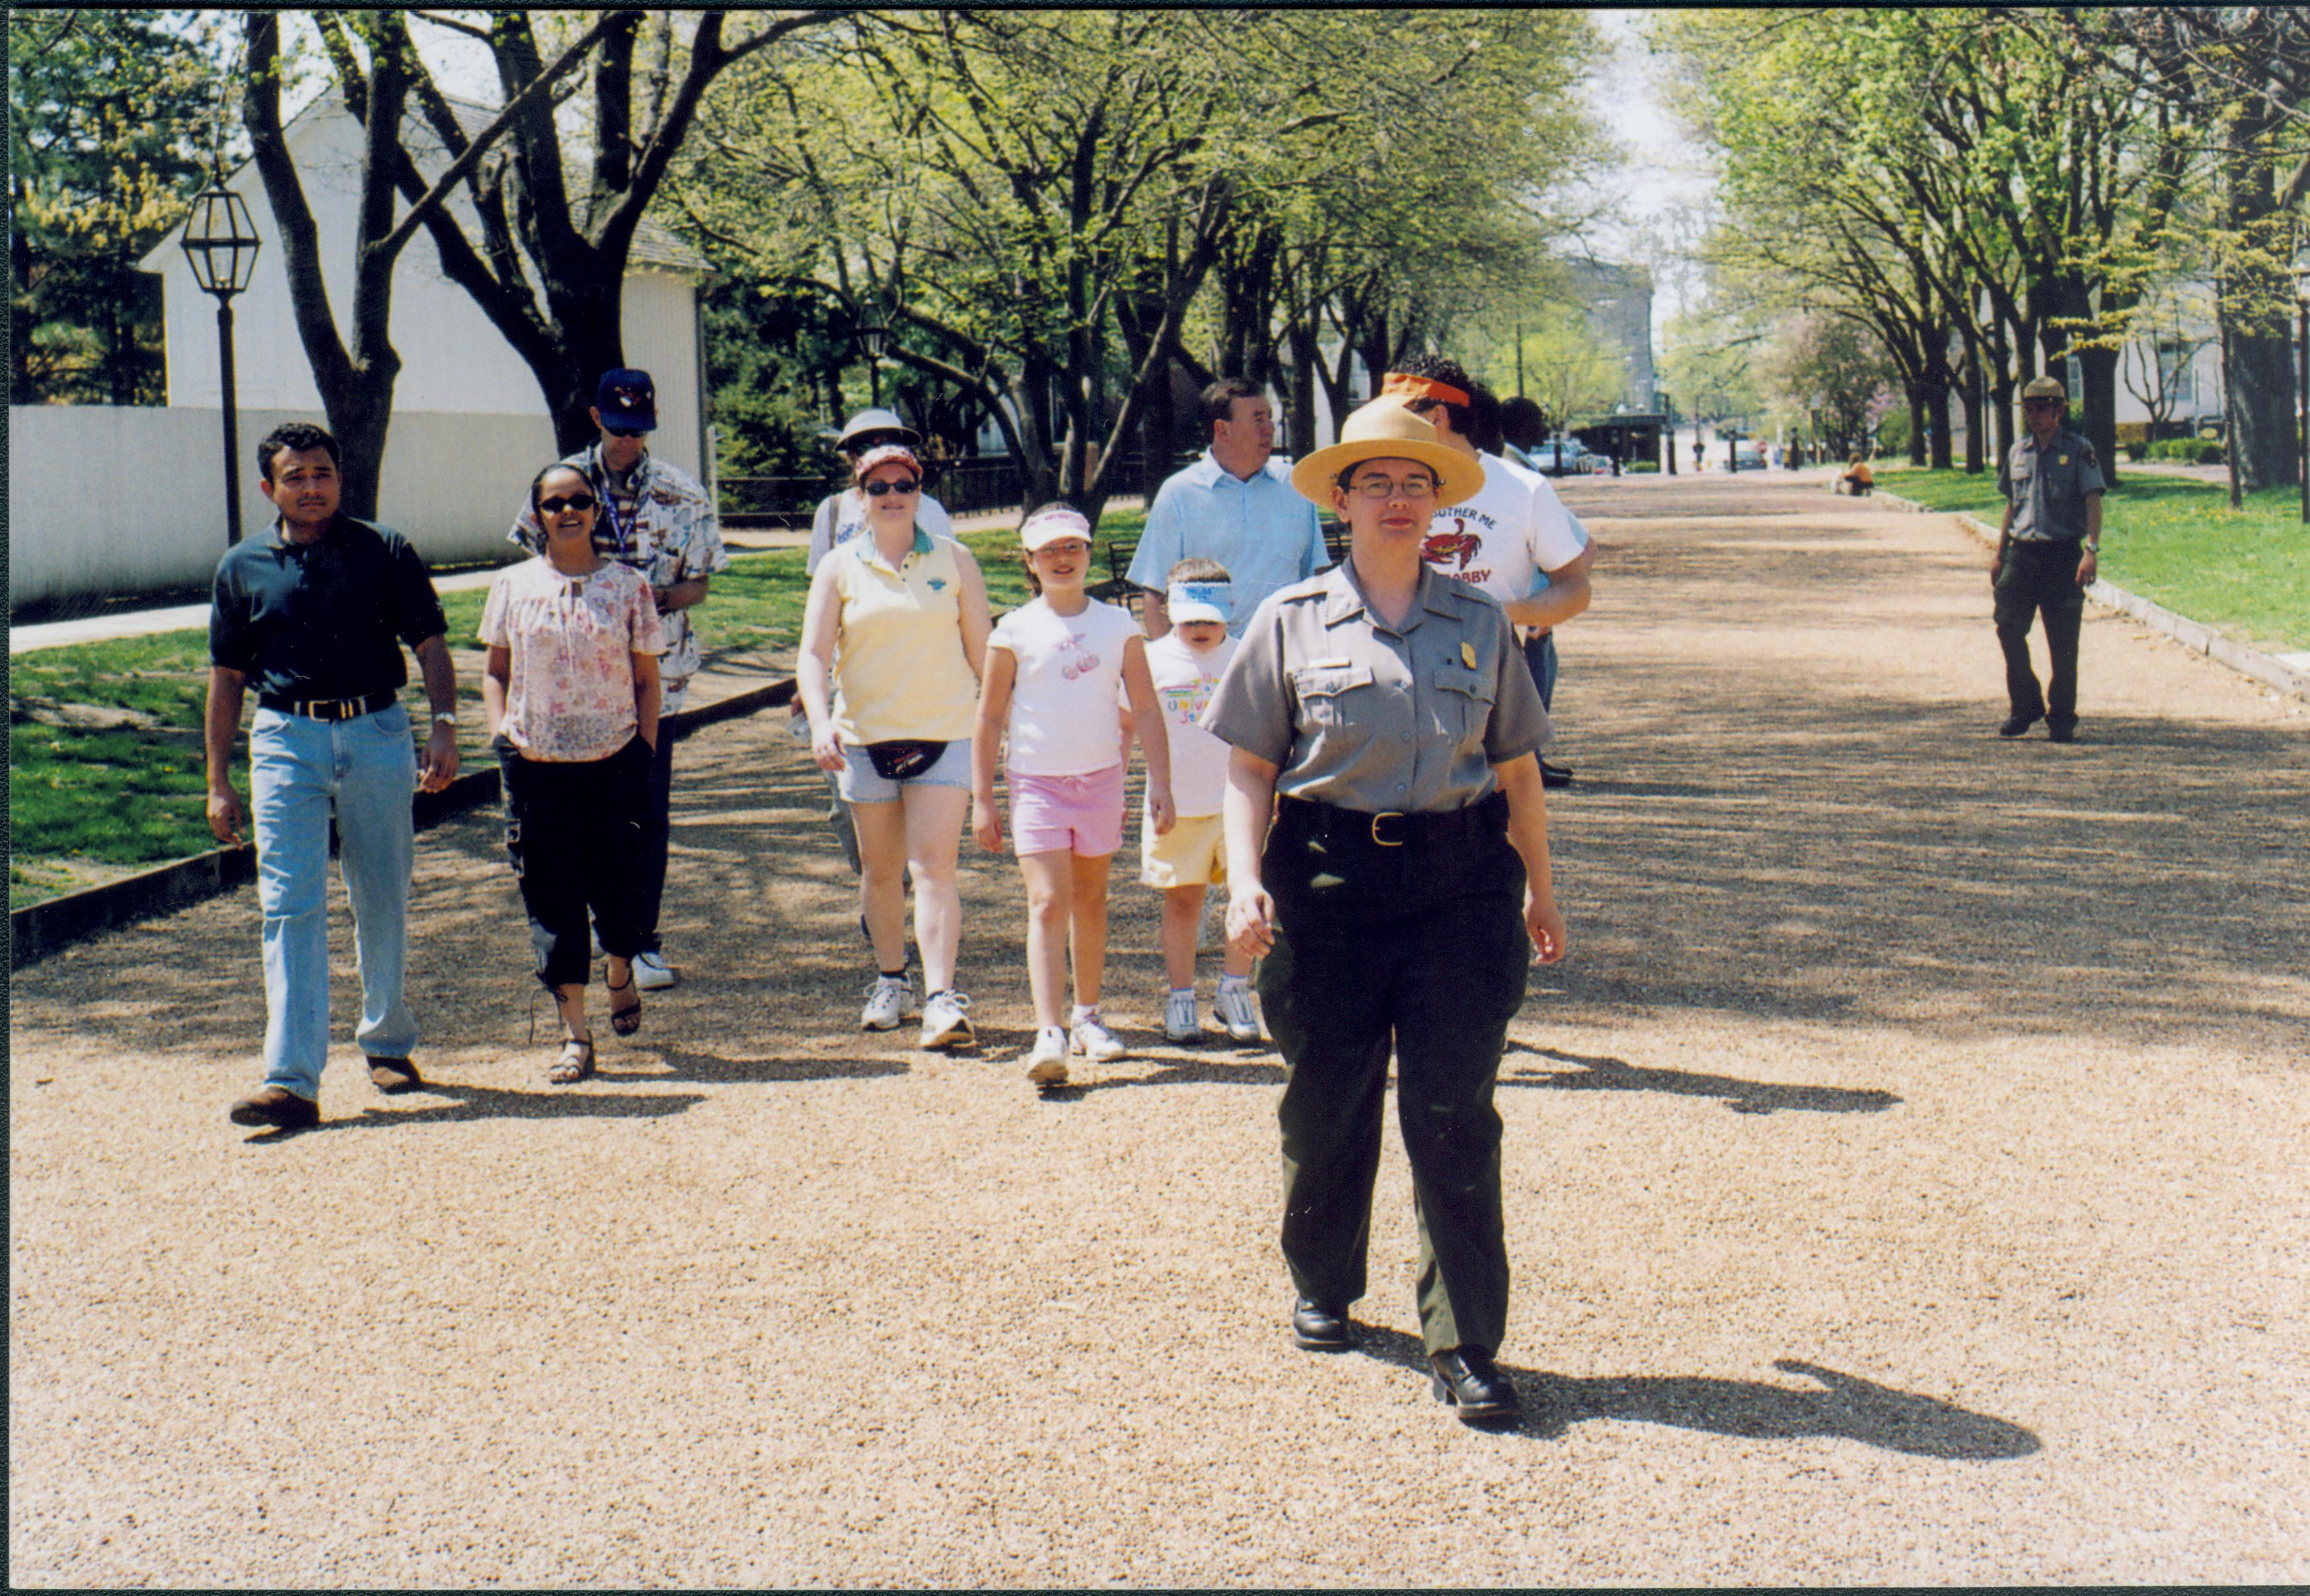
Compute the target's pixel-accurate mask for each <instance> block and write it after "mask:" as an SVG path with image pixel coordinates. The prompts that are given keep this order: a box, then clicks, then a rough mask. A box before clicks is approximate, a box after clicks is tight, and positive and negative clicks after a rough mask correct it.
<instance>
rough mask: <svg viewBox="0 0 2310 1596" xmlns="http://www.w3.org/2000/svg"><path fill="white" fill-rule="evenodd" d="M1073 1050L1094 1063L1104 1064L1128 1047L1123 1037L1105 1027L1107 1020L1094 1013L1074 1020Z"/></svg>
mask: <svg viewBox="0 0 2310 1596" xmlns="http://www.w3.org/2000/svg"><path fill="white" fill-rule="evenodd" d="M1074 1044H1075V1051H1076V1052H1077V1053H1080V1054H1082V1055H1083V1057H1085V1058H1087V1059H1089V1060H1090V1062H1091V1063H1094V1064H1104V1063H1108V1062H1109V1061H1111V1060H1114V1059H1119V1058H1121V1057H1122V1056H1123V1055H1124V1054H1125V1053H1127V1052H1129V1051H1130V1049H1128V1048H1126V1047H1125V1046H1124V1045H1123V1038H1122V1037H1118V1036H1116V1034H1115V1033H1114V1032H1113V1031H1111V1030H1108V1029H1107V1022H1106V1021H1105V1020H1103V1019H1099V1016H1097V1015H1096V1014H1094V1015H1092V1016H1090V1018H1089V1019H1078V1020H1076V1021H1075V1036H1074Z"/></svg>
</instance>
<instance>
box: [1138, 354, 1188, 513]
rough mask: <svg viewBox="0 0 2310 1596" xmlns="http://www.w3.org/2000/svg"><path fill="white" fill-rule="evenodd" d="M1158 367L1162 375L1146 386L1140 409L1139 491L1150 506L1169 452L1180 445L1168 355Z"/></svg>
mask: <svg viewBox="0 0 2310 1596" xmlns="http://www.w3.org/2000/svg"><path fill="white" fill-rule="evenodd" d="M1161 367H1162V372H1163V375H1162V377H1161V379H1160V380H1159V381H1158V382H1157V383H1156V384H1155V386H1153V387H1151V388H1150V389H1148V391H1147V402H1146V404H1145V407H1144V408H1143V409H1142V410H1141V411H1140V412H1139V491H1140V493H1141V494H1142V496H1143V497H1144V498H1145V499H1146V500H1147V506H1148V507H1149V508H1150V509H1152V508H1153V507H1154V506H1155V494H1156V492H1157V490H1159V489H1160V488H1161V487H1162V486H1163V479H1164V478H1166V477H1168V476H1169V475H1170V474H1171V456H1172V455H1173V454H1174V453H1175V452H1176V451H1177V448H1178V447H1179V446H1178V443H1177V437H1178V433H1177V423H1178V414H1179V412H1178V407H1177V405H1176V404H1175V403H1172V399H1173V395H1172V391H1171V361H1170V359H1169V357H1168V356H1166V357H1165V359H1164V360H1163V361H1162V362H1161Z"/></svg>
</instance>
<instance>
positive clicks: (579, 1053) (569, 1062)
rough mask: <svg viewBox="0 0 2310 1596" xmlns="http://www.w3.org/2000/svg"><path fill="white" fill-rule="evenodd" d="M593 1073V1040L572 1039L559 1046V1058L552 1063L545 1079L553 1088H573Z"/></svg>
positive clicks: (591, 1038)
mask: <svg viewBox="0 0 2310 1596" xmlns="http://www.w3.org/2000/svg"><path fill="white" fill-rule="evenodd" d="M593 1072H594V1038H593V1037H570V1038H569V1040H568V1041H567V1042H564V1043H563V1044H562V1045H561V1056H560V1058H558V1059H556V1060H554V1061H553V1068H551V1070H548V1071H546V1072H545V1079H546V1080H550V1081H551V1082H552V1083H553V1084H554V1085H555V1086H575V1085H576V1084H577V1082H578V1081H581V1080H585V1079H586V1077H587V1076H589V1075H591V1074H593Z"/></svg>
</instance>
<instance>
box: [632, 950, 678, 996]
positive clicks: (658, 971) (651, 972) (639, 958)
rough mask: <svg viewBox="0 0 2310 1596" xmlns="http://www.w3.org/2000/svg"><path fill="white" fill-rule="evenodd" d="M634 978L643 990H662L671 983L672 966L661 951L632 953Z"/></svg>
mask: <svg viewBox="0 0 2310 1596" xmlns="http://www.w3.org/2000/svg"><path fill="white" fill-rule="evenodd" d="M634 980H635V981H636V982H637V983H638V984H639V985H640V986H641V989H642V990H643V991H644V992H664V990H665V989H666V988H667V987H669V986H671V985H673V966H672V965H669V964H668V963H666V961H665V955H664V954H663V953H637V954H635V955H634Z"/></svg>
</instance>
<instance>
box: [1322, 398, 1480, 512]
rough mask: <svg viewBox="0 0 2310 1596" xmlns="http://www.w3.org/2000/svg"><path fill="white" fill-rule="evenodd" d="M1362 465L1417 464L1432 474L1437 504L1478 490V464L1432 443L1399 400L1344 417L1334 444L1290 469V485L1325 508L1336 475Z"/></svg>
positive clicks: (1432, 435)
mask: <svg viewBox="0 0 2310 1596" xmlns="http://www.w3.org/2000/svg"><path fill="white" fill-rule="evenodd" d="M1367 460H1417V461H1419V462H1420V464H1422V465H1425V466H1426V467H1428V469H1429V470H1430V471H1432V472H1434V473H1436V484H1437V486H1436V492H1437V503H1438V504H1439V505H1446V504H1458V503H1460V502H1461V501H1462V500H1463V499H1470V498H1472V497H1474V496H1475V494H1477V493H1478V492H1480V491H1481V490H1482V488H1483V486H1484V467H1483V463H1482V462H1481V461H1479V460H1474V459H1471V458H1470V457H1469V456H1468V455H1463V454H1462V453H1460V451H1459V450H1457V449H1455V448H1453V447H1451V446H1450V445H1448V444H1443V443H1438V442H1437V440H1436V429H1435V428H1433V427H1431V426H1429V424H1428V423H1427V422H1426V421H1421V420H1420V418H1419V417H1418V416H1416V415H1413V414H1412V413H1411V412H1410V411H1408V410H1406V409H1404V408H1403V401H1402V400H1401V399H1394V398H1387V399H1375V400H1373V401H1372V402H1371V403H1369V404H1367V405H1365V406H1363V407H1362V408H1361V409H1360V410H1358V411H1357V412H1355V413H1354V414H1353V415H1351V416H1350V417H1349V418H1348V421H1347V425H1345V426H1343V427H1342V428H1341V429H1340V441H1339V442H1337V443H1335V444H1333V446H1332V447H1330V448H1328V449H1317V450H1316V452H1315V453H1314V454H1312V455H1308V456H1307V458H1306V459H1305V460H1302V461H1300V462H1299V464H1297V465H1295V466H1293V467H1292V468H1291V485H1292V486H1293V487H1294V488H1297V489H1298V490H1299V493H1300V495H1301V497H1303V498H1306V499H1312V500H1314V501H1315V502H1316V504H1318V505H1320V506H1322V507H1324V508H1325V509H1329V508H1331V507H1332V490H1333V489H1334V488H1336V487H1337V486H1338V485H1339V476H1340V473H1342V472H1343V471H1345V470H1347V469H1348V467H1350V466H1351V465H1360V464H1363V463H1364V462H1365V461H1367Z"/></svg>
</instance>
